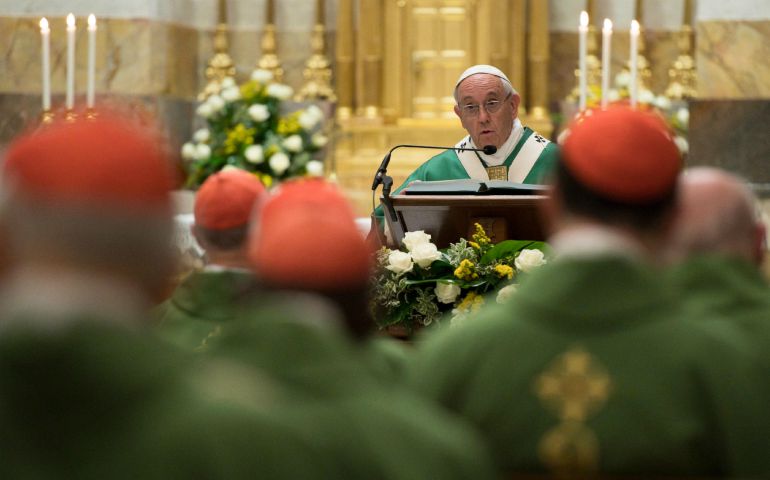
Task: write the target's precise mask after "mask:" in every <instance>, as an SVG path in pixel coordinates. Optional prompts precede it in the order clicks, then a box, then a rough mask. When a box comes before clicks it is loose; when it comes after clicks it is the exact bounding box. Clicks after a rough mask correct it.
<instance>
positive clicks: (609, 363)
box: [413, 107, 770, 477]
mask: <svg viewBox="0 0 770 480" xmlns="http://www.w3.org/2000/svg"><path fill="white" fill-rule="evenodd" d="M562 154H563V156H562V163H561V164H560V165H559V167H558V171H557V176H556V180H555V184H554V187H553V191H552V193H551V197H550V204H549V208H548V210H549V211H548V214H549V218H548V220H549V221H550V223H551V225H552V226H553V234H552V236H551V237H550V239H549V241H550V243H551V245H552V246H553V249H554V253H555V254H556V257H557V258H556V259H555V260H554V261H553V262H552V263H551V264H549V265H548V266H546V267H543V268H541V269H539V270H538V271H536V272H534V273H533V274H532V275H531V276H530V277H529V278H528V281H527V282H526V283H525V284H522V286H521V287H520V288H519V290H518V292H517V293H516V294H515V296H514V297H513V298H512V299H511V301H510V302H508V303H507V304H505V305H501V306H499V307H497V308H495V309H490V310H488V311H487V313H486V314H485V315H480V316H479V317H478V318H476V319H475V321H474V319H470V320H468V322H467V323H466V324H464V325H463V327H461V328H457V329H454V330H451V331H449V332H446V333H445V334H443V335H439V336H437V337H436V338H431V339H428V340H427V342H426V344H425V345H424V351H422V352H421V353H422V356H421V357H420V358H419V359H417V361H416V362H415V363H416V365H415V368H414V375H413V381H414V386H415V388H417V389H419V390H421V391H423V392H425V393H426V394H428V395H429V396H430V397H432V398H435V399H437V400H439V401H440V402H442V403H443V404H445V405H447V406H448V407H450V408H452V409H453V410H455V411H457V412H458V413H460V414H462V415H463V416H465V417H466V418H468V419H470V420H471V421H472V422H473V423H474V424H475V425H476V426H477V427H478V428H479V429H481V430H482V432H483V434H484V436H485V438H486V440H487V443H488V444H489V445H490V446H491V447H492V449H493V454H494V456H495V458H496V460H497V463H498V466H499V468H500V470H501V471H503V472H508V473H510V472H520V473H530V472H543V471H548V472H552V473H554V474H559V475H562V474H563V475H565V476H566V475H573V476H581V475H590V474H594V473H599V474H608V475H622V474H629V475H640V476H644V475H659V476H678V475H691V476H707V477H710V476H761V475H766V474H767V473H768V465H770V461H769V460H768V457H767V455H766V445H767V440H766V439H767V435H768V433H770V430H769V428H768V420H767V415H766V406H763V405H766V403H767V401H768V385H767V375H766V373H767V372H762V371H759V370H758V368H757V367H756V366H755V364H754V363H753V361H752V357H751V356H750V355H749V352H748V350H749V347H748V344H747V343H746V342H744V341H742V340H741V338H742V337H738V336H736V335H734V331H733V330H731V329H727V328H719V327H721V326H722V325H717V324H712V323H710V322H700V321H695V320H696V319H694V318H691V317H688V316H687V315H685V313H684V312H683V310H682V309H681V308H680V307H679V305H678V304H677V302H676V298H675V296H674V295H673V294H672V292H671V291H670V289H668V288H667V284H666V283H665V282H664V281H663V279H662V275H661V274H660V273H658V272H656V271H655V270H653V269H652V268H650V267H649V266H648V265H649V264H650V263H651V262H652V261H653V259H655V257H656V256H658V255H660V254H661V252H662V247H663V240H664V238H665V235H666V232H667V226H668V224H669V222H670V219H671V216H672V213H673V207H674V199H675V193H676V185H677V177H678V175H679V170H680V167H681V165H680V157H679V153H678V150H677V148H676V146H675V144H674V142H673V139H672V137H671V135H670V134H669V133H668V131H667V129H666V127H665V126H664V124H663V122H662V121H661V120H660V119H658V118H657V117H655V116H653V115H652V114H649V113H646V112H641V111H636V110H631V109H628V108H625V107H615V108H610V109H608V110H604V111H593V112H590V113H589V114H588V115H586V116H584V117H583V118H581V119H580V120H579V121H577V122H576V123H575V124H573V125H572V127H571V132H570V134H569V136H568V137H567V139H566V141H565V142H564V145H563V149H562ZM697 320H701V319H697ZM711 327H714V328H711Z"/></svg>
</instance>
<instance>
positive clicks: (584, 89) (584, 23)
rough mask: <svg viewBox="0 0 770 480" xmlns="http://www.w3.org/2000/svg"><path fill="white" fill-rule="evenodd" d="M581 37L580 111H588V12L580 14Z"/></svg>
mask: <svg viewBox="0 0 770 480" xmlns="http://www.w3.org/2000/svg"><path fill="white" fill-rule="evenodd" d="M578 32H579V36H578V38H579V39H580V43H579V52H580V56H579V60H578V68H579V69H580V87H579V90H580V103H579V108H580V111H583V110H585V109H586V97H587V96H588V78H586V77H587V75H588V70H587V68H586V49H587V41H588V12H586V11H582V12H580V26H579V27H578Z"/></svg>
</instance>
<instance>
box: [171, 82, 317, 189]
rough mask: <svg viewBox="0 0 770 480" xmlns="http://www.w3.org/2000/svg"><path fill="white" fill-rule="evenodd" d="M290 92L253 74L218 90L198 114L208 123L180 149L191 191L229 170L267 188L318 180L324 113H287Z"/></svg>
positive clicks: (307, 110)
mask: <svg viewBox="0 0 770 480" xmlns="http://www.w3.org/2000/svg"><path fill="white" fill-rule="evenodd" d="M292 94H293V91H292V88H291V87H289V86H288V85H284V84H281V83H277V82H274V81H273V74H272V73H271V72H270V71H267V70H260V69H257V70H254V72H253V73H252V75H251V78H250V80H249V81H248V82H246V83H244V84H243V85H240V86H239V85H237V84H236V82H235V80H234V79H233V78H230V77H228V78H225V79H223V80H222V82H221V84H220V90H219V92H218V93H216V94H212V95H210V96H209V97H208V98H207V99H206V100H205V101H203V102H202V103H201V104H200V105H199V106H198V108H197V110H196V114H197V115H198V116H200V117H202V118H203V119H204V120H205V121H206V127H204V128H201V129H199V130H197V131H196V132H195V133H194V135H193V139H192V141H190V142H187V143H185V144H184V145H183V146H182V158H183V159H184V160H185V161H186V164H185V167H186V169H187V182H186V185H187V186H188V187H191V188H192V187H197V186H198V185H200V184H201V183H203V181H204V180H206V178H207V177H208V176H209V175H211V174H213V173H215V172H217V171H219V170H221V169H222V168H225V167H228V166H230V167H235V168H241V169H244V170H247V171H249V172H253V173H254V174H256V175H257V176H258V177H259V178H260V179H261V180H262V182H263V183H264V184H265V185H266V186H270V185H271V184H273V183H274V182H276V181H281V180H284V179H286V178H289V177H296V176H302V175H315V176H320V175H322V174H323V164H322V163H321V162H320V161H319V160H317V159H314V157H313V155H314V154H315V153H316V152H318V151H319V150H320V149H321V148H323V147H324V146H325V145H326V143H327V137H326V135H324V133H323V123H324V114H323V112H322V111H321V109H320V108H318V107H317V106H315V105H311V106H309V107H308V108H305V109H301V110H296V111H293V112H290V113H288V112H286V111H285V110H286V105H285V102H286V101H287V100H289V99H290V98H291V96H292Z"/></svg>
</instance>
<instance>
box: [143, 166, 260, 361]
mask: <svg viewBox="0 0 770 480" xmlns="http://www.w3.org/2000/svg"><path fill="white" fill-rule="evenodd" d="M264 195H267V192H266V191H265V187H264V186H263V185H262V183H261V182H260V181H259V180H258V179H257V177H255V176H254V175H252V174H250V173H248V172H246V171H245V170H239V169H228V170H223V171H221V172H218V173H215V174H214V175H211V176H210V177H209V178H207V179H206V181H205V182H203V185H201V187H200V189H198V192H197V193H196V194H195V206H194V216H195V224H194V225H193V227H192V233H193V236H194V237H195V239H196V241H197V242H198V244H199V245H200V246H201V247H202V248H203V249H204V250H205V251H206V266H205V267H204V268H203V270H202V271H200V272H194V273H192V274H191V275H190V276H188V277H187V278H186V279H185V280H183V281H182V283H181V284H180V285H179V286H178V287H177V289H176V290H175V291H174V294H173V295H172V297H171V298H170V299H168V300H167V301H165V302H164V303H163V304H162V305H161V306H160V307H159V308H158V309H157V311H156V314H157V315H158V317H159V320H160V322H161V324H160V327H159V334H160V335H161V337H162V338H164V339H166V340H168V341H171V342H172V343H174V344H176V345H178V346H180V347H182V348H185V349H188V350H190V349H194V348H203V347H205V342H206V340H207V338H208V337H209V335H212V334H216V330H217V328H218V327H219V325H220V324H221V323H222V322H225V321H228V320H229V319H230V318H232V315H233V310H234V308H236V307H237V306H238V305H239V304H241V303H243V302H244V300H245V297H246V296H247V294H248V292H249V291H250V290H251V289H252V288H253V279H254V276H253V275H252V273H251V271H250V270H249V269H248V261H247V258H246V246H247V243H246V236H247V234H248V231H249V225H250V221H251V211H252V209H253V206H254V204H255V202H256V201H257V199H259V198H260V197H262V196H264Z"/></svg>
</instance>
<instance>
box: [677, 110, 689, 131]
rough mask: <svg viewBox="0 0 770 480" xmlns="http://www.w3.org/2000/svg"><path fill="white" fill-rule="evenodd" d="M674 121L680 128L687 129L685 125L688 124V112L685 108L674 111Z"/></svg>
mask: <svg viewBox="0 0 770 480" xmlns="http://www.w3.org/2000/svg"><path fill="white" fill-rule="evenodd" d="M676 119H677V121H679V123H680V124H682V127H684V128H687V124H689V123H690V110H689V109H688V108H687V107H681V108H680V109H679V110H677V111H676Z"/></svg>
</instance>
